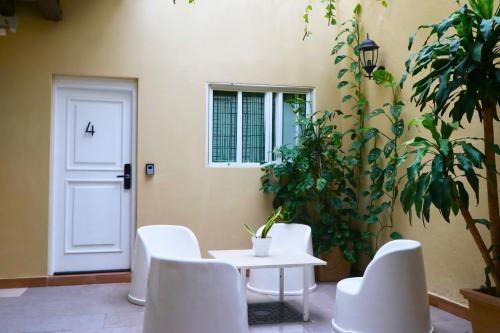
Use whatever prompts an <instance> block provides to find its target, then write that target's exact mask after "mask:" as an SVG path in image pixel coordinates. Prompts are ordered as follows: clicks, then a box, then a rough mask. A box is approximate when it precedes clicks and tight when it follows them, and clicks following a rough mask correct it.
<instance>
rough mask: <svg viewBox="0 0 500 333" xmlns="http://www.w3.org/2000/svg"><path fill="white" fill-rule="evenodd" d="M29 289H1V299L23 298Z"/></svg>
mask: <svg viewBox="0 0 500 333" xmlns="http://www.w3.org/2000/svg"><path fill="white" fill-rule="evenodd" d="M27 289H28V288H11V289H0V298H8V297H19V296H22V295H23V294H24V292H25V291H26V290H27Z"/></svg>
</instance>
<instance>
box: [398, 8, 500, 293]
mask: <svg viewBox="0 0 500 333" xmlns="http://www.w3.org/2000/svg"><path fill="white" fill-rule="evenodd" d="M468 4H469V6H467V5H464V6H463V7H462V8H460V9H458V10H457V11H455V12H453V13H452V14H451V15H450V16H449V17H447V18H446V19H444V20H443V21H441V22H439V23H437V24H433V25H430V26H422V27H420V28H419V29H425V30H430V32H429V35H428V37H427V39H426V40H425V42H424V44H423V46H422V47H421V49H420V50H419V51H418V52H417V53H416V54H415V55H412V56H411V57H410V59H409V60H408V61H407V71H408V72H409V74H410V75H412V76H415V77H417V78H418V81H417V82H416V83H415V84H414V85H413V96H412V100H413V101H414V102H415V104H416V105H417V106H419V107H420V110H424V109H425V108H426V107H427V106H430V107H431V110H432V112H431V113H430V114H428V115H426V116H424V117H423V118H420V119H418V120H417V121H416V124H417V125H421V126H423V128H424V129H425V130H427V131H428V132H429V133H430V136H431V137H432V141H431V140H427V139H425V138H423V137H416V138H414V139H413V140H410V141H409V142H407V143H406V145H407V146H408V147H413V148H415V149H414V150H413V151H410V152H409V153H410V154H412V155H413V156H414V160H413V162H412V163H411V165H410V166H409V167H408V169H407V176H408V177H407V182H406V184H405V187H404V190H403V191H402V193H401V202H402V204H403V208H404V210H405V212H407V213H409V214H411V212H412V210H413V209H414V210H415V212H416V214H417V216H420V217H421V218H423V220H424V221H429V220H430V207H431V206H432V205H433V206H435V207H436V208H437V209H438V211H439V212H440V214H441V215H442V216H443V217H444V219H445V220H446V221H448V222H449V221H450V214H453V215H457V214H458V213H459V212H460V213H461V214H462V216H463V218H464V219H465V222H466V226H467V229H468V230H469V232H470V233H471V235H472V237H473V239H474V241H475V243H476V245H477V247H478V249H479V251H480V253H481V256H482V258H483V260H484V262H485V264H486V270H485V272H486V278H487V281H486V284H487V286H488V285H490V284H491V283H490V277H491V278H492V279H493V281H494V283H495V286H496V292H497V294H498V295H500V260H499V259H500V214H499V203H498V201H499V199H498V184H497V169H496V161H495V153H496V154H498V153H499V152H500V149H499V148H498V146H497V145H495V141H494V134H495V133H494V121H498V115H497V113H496V108H497V105H498V104H500V70H499V69H498V66H499V58H500V46H499V45H498V44H499V41H500V17H499V16H498V15H499V13H500V6H499V5H498V2H495V1H493V0H470V1H468ZM412 44H413V36H412V37H410V45H409V48H411V47H412ZM464 118H465V120H466V121H467V122H468V123H471V122H472V121H473V120H474V121H475V120H479V121H480V122H482V124H483V130H484V138H471V137H463V138H455V137H454V136H453V135H454V134H455V131H456V130H457V129H458V128H459V127H463V128H464V129H466V127H465V126H466V125H464V122H465V121H464ZM481 141H483V142H484V150H483V151H481V149H480V147H478V146H477V145H476V143H478V142H481ZM483 170H484V172H483ZM484 174H486V177H484ZM480 179H484V180H485V183H486V186H487V198H488V215H489V216H488V219H484V218H473V217H472V215H471V212H470V210H469V205H470V203H469V197H470V196H471V195H469V193H470V192H471V190H472V193H473V195H474V196H475V199H476V200H475V201H476V202H479V200H480V198H481V193H480ZM465 181H467V183H468V186H467V185H466V184H465V183H464V182H465ZM410 216H411V215H410ZM478 224H481V225H484V226H485V227H487V228H488V230H489V235H490V239H489V241H490V244H491V246H489V247H488V246H487V245H486V244H487V243H486V241H485V240H484V239H483V238H482V237H481V235H480V233H479V231H478Z"/></svg>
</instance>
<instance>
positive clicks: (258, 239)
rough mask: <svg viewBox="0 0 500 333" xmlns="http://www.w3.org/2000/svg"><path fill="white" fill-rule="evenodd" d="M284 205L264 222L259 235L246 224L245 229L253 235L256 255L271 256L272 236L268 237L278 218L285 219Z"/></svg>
mask: <svg viewBox="0 0 500 333" xmlns="http://www.w3.org/2000/svg"><path fill="white" fill-rule="evenodd" d="M281 211H282V207H278V208H277V209H276V210H275V211H274V212H273V213H272V214H271V216H269V218H268V219H267V221H266V224H264V226H263V228H262V231H261V232H260V234H259V235H257V233H256V232H255V231H254V230H253V228H252V227H251V226H250V225H248V224H245V225H244V227H245V230H246V231H247V232H248V233H249V234H250V235H251V236H252V244H253V251H254V254H255V256H256V257H267V256H269V250H270V249H271V242H272V237H268V233H269V231H270V230H271V228H272V227H273V225H274V223H276V222H277V221H278V220H282V219H283V215H282V213H281Z"/></svg>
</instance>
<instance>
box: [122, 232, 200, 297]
mask: <svg viewBox="0 0 500 333" xmlns="http://www.w3.org/2000/svg"><path fill="white" fill-rule="evenodd" d="M152 256H163V257H171V258H201V252H200V246H199V245H198V240H197V239H196V236H195V235H194V234H193V232H192V231H191V230H189V229H188V228H186V227H182V226H177V225H150V226H145V227H141V228H139V229H138V230H137V236H136V239H135V249H134V256H133V260H132V282H131V283H130V293H129V294H128V300H129V301H130V302H131V303H134V304H137V305H144V303H145V300H146V289H147V282H148V273H149V262H150V260H151V257H152Z"/></svg>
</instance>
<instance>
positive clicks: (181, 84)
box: [0, 0, 336, 278]
mask: <svg viewBox="0 0 500 333" xmlns="http://www.w3.org/2000/svg"><path fill="white" fill-rule="evenodd" d="M62 8H63V10H64V16H65V17H64V20H63V21H61V22H59V23H54V22H49V21H45V20H43V19H42V18H41V16H40V15H39V13H38V11H37V9H36V6H35V4H29V3H28V4H26V3H24V4H22V3H20V4H19V11H18V18H19V29H18V32H17V33H15V34H9V35H8V36H7V37H0V152H1V156H2V157H1V162H0V278H10V277H29V276H42V275H46V274H47V256H48V226H49V221H48V211H49V202H48V197H49V171H50V170H49V162H50V154H49V151H50V120H51V119H50V109H51V89H52V83H51V80H52V76H53V75H54V74H68V75H84V76H103V77H126V78H137V79H138V89H139V92H138V95H139V98H138V161H137V162H138V170H139V174H138V201H137V224H138V225H139V226H140V225H146V224H160V223H169V224H183V225H186V226H188V227H190V228H192V230H193V231H194V232H195V233H196V234H197V235H198V237H199V240H200V243H201V246H202V248H203V250H204V251H205V250H207V249H214V248H234V247H242V246H249V245H250V244H249V239H248V238H249V237H248V236H247V234H246V233H245V232H244V231H243V228H242V225H243V224H244V223H250V224H253V225H258V224H260V223H262V222H263V221H264V219H265V217H266V216H267V214H268V213H269V210H270V202H269V200H267V199H266V198H265V196H264V195H263V194H262V193H261V192H260V191H259V188H260V181H259V177H260V175H261V172H260V170H259V169H258V168H254V169H241V168H240V169H209V168H206V167H205V134H206V132H205V120H206V119H205V112H206V110H205V105H206V104H205V103H206V100H205V94H206V83H207V82H208V81H215V82H236V83H258V84H284V85H300V86H304V85H308V86H314V87H316V88H317V106H318V107H319V108H331V107H332V105H333V104H334V101H335V100H336V93H335V91H334V90H333V89H332V87H333V85H334V82H333V76H332V69H333V66H332V62H331V59H330V57H329V51H330V50H329V49H330V40H331V38H330V37H331V34H332V33H333V32H332V30H331V29H329V28H328V27H327V26H326V24H325V23H324V22H323V20H322V19H321V17H320V16H321V13H319V12H318V13H316V14H315V16H316V18H315V19H314V22H316V23H314V24H313V27H312V28H313V30H314V35H313V36H312V37H311V38H310V39H309V40H307V41H302V34H303V25H302V21H301V16H302V14H303V10H304V1H303V0H293V1H291V0H289V1H282V0H258V1H256V0H217V1H209V0H203V1H198V2H197V4H196V5H192V6H189V5H186V4H185V2H183V1H178V4H177V5H176V6H174V5H173V4H172V1H165V0H143V1H136V0H106V1H102V0H95V1H90V0H72V1H69V0H68V1H62ZM332 91H333V93H332ZM148 161H151V162H155V163H156V167H157V173H156V175H155V176H154V177H153V178H151V179H146V177H145V176H144V175H143V173H142V170H143V167H144V163H146V162H148Z"/></svg>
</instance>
